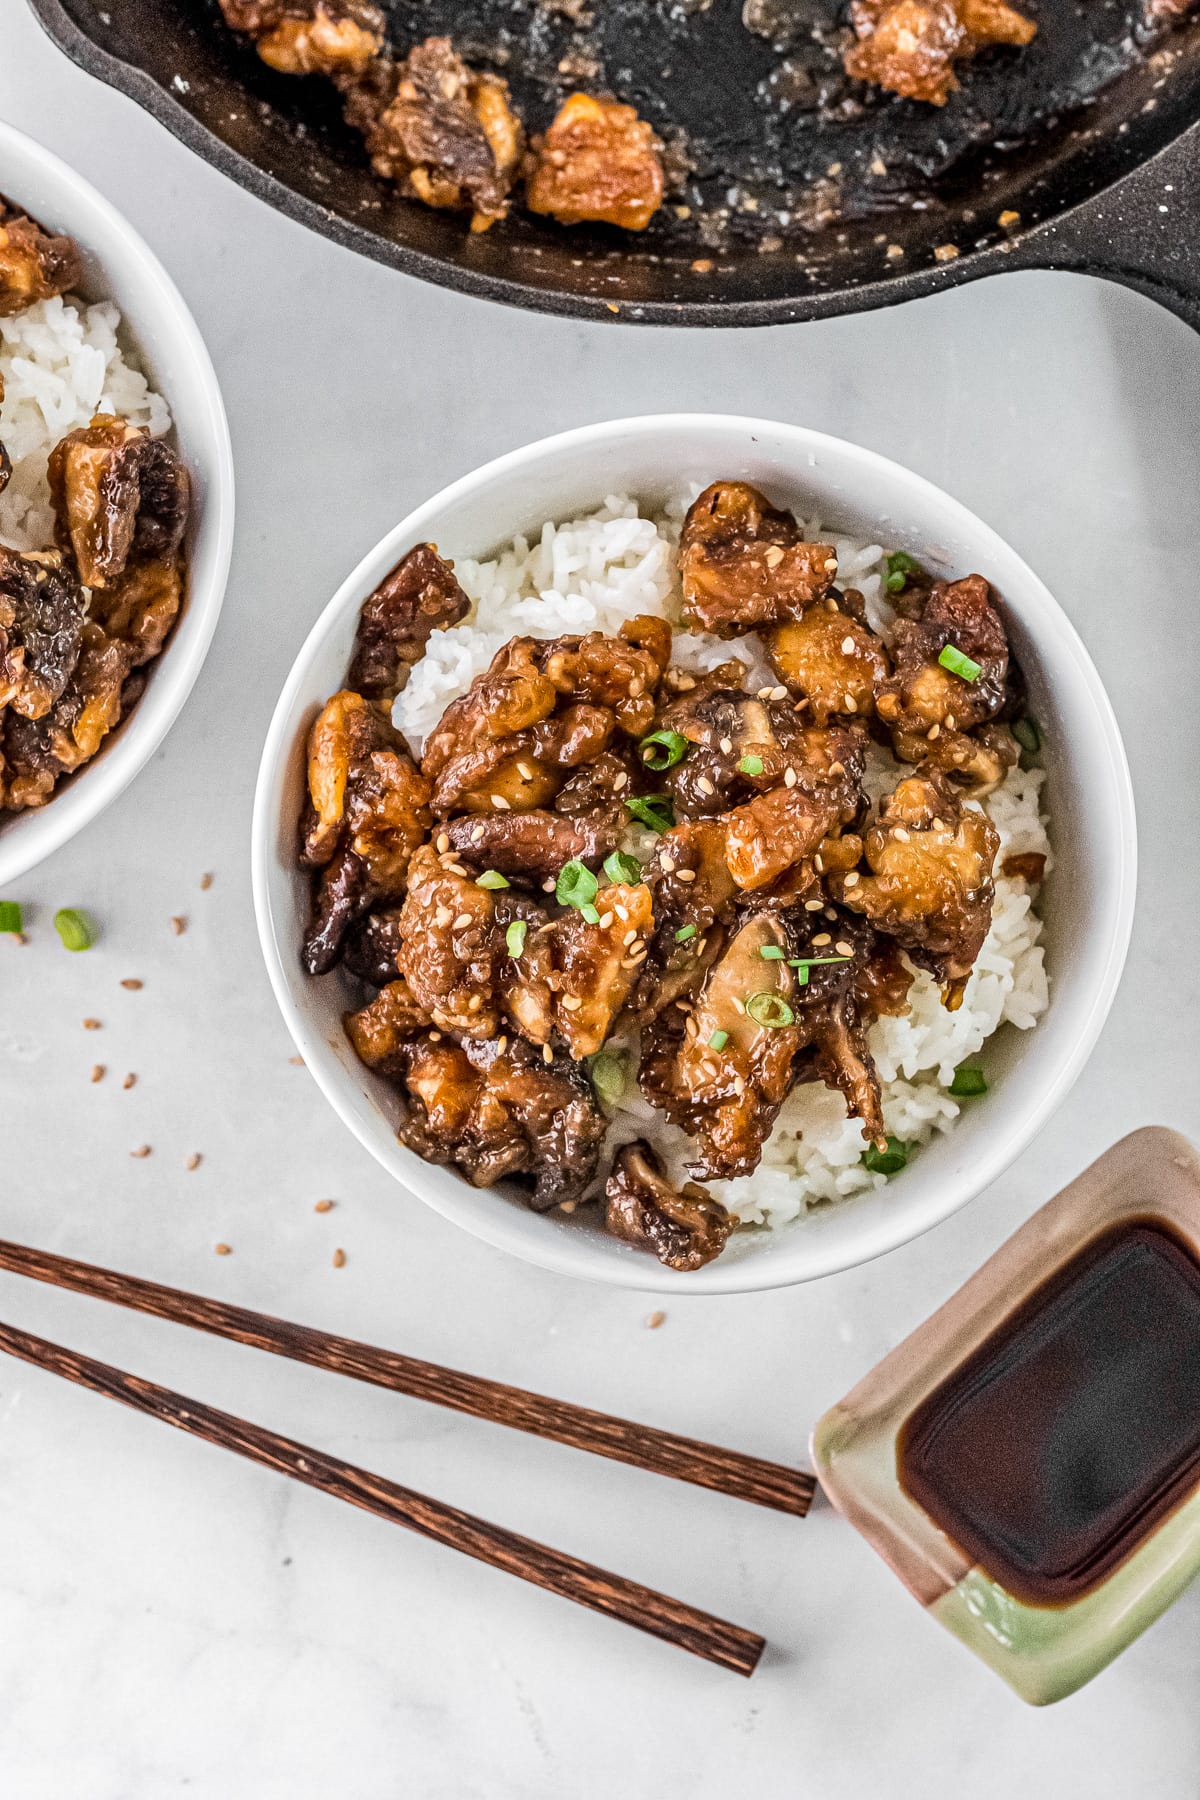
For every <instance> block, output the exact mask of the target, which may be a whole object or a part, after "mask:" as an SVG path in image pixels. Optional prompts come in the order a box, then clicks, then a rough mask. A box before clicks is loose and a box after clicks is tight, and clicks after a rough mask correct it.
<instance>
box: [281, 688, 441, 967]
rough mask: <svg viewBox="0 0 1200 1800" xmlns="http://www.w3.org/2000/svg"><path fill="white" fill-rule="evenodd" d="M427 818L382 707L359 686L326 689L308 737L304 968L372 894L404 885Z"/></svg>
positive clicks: (334, 949)
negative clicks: (308, 911)
mask: <svg viewBox="0 0 1200 1800" xmlns="http://www.w3.org/2000/svg"><path fill="white" fill-rule="evenodd" d="M430 822H431V814H430V812H429V787H428V783H427V782H426V781H425V780H424V778H423V776H422V775H421V772H420V770H419V769H418V768H417V766H416V764H415V763H414V762H413V760H412V757H411V756H410V755H409V752H408V745H407V744H406V743H405V741H404V739H403V737H402V736H401V735H400V733H399V732H398V731H396V730H395V728H394V727H393V726H392V724H391V721H390V719H389V718H388V717H387V715H386V713H384V712H381V711H380V709H379V707H378V705H377V704H375V703H373V702H372V701H369V700H367V699H365V698H364V697H363V695H361V694H355V693H351V692H349V691H343V692H342V693H340V694H335V695H334V696H333V698H332V699H331V700H329V701H327V702H326V705H325V707H324V708H323V710H322V712H321V714H320V717H319V718H318V719H317V720H316V722H315V724H314V725H313V728H312V731H311V732H310V734H309V740H308V808H307V811H306V813H305V817H304V820H303V823H302V848H301V860H302V861H303V863H304V864H305V866H306V867H307V868H310V869H315V870H318V871H319V872H320V873H319V878H318V881H317V884H316V892H315V896H314V904H313V914H312V919H311V921H310V924H309V928H308V931H307V933H306V935H305V939H304V950H303V959H304V966H305V968H306V969H307V970H308V973H309V974H310V975H324V974H326V973H327V972H328V971H329V970H330V969H331V968H333V966H334V964H335V963H336V962H337V961H338V959H339V957H340V955H341V952H342V945H343V940H344V938H345V935H346V932H347V931H348V929H349V927H350V926H351V925H352V924H353V922H354V921H355V919H357V918H359V917H360V916H361V915H362V914H363V913H365V912H366V911H367V909H368V908H369V907H370V906H371V905H372V904H373V903H374V902H375V901H377V900H379V899H381V898H384V897H398V896H399V895H401V894H403V893H404V890H405V887H406V884H407V880H408V868H409V863H410V862H411V860H412V858H413V855H414V853H415V852H416V851H417V850H418V848H419V846H420V845H421V843H422V842H423V840H424V838H425V835H426V833H427V831H428V828H429V825H430Z"/></svg>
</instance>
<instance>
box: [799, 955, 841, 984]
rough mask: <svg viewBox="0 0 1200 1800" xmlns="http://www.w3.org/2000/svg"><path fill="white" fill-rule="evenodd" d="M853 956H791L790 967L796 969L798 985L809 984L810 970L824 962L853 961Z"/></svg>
mask: <svg viewBox="0 0 1200 1800" xmlns="http://www.w3.org/2000/svg"><path fill="white" fill-rule="evenodd" d="M853 961H854V958H853V957H852V956H789V957H788V968H789V969H795V971H796V986H797V987H807V986H808V971H809V970H810V969H815V968H818V967H819V966H820V965H821V964H822V963H840V962H853Z"/></svg>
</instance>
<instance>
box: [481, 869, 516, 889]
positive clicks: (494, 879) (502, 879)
mask: <svg viewBox="0 0 1200 1800" xmlns="http://www.w3.org/2000/svg"><path fill="white" fill-rule="evenodd" d="M475 886H476V887H481V888H506V887H507V886H508V877H507V876H506V875H502V874H501V873H500V871H499V869H485V870H484V871H483V874H482V875H479V876H477V877H476V879H475Z"/></svg>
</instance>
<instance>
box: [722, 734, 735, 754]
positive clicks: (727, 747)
mask: <svg viewBox="0 0 1200 1800" xmlns="http://www.w3.org/2000/svg"><path fill="white" fill-rule="evenodd" d="M732 749H733V739H732V738H722V739H721V755H722V756H728V755H729V753H730V751H731V750H732Z"/></svg>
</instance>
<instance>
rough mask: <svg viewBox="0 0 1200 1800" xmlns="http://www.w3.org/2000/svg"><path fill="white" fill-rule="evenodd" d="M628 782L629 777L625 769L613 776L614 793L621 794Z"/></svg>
mask: <svg viewBox="0 0 1200 1800" xmlns="http://www.w3.org/2000/svg"><path fill="white" fill-rule="evenodd" d="M628 780H629V777H628V775H627V774H626V773H625V771H624V769H621V770H620V771H619V773H618V774H616V775H614V776H613V793H614V794H619V793H620V791H621V789H622V788H623V787H624V786H625V785H626V783H627V782H628Z"/></svg>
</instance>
